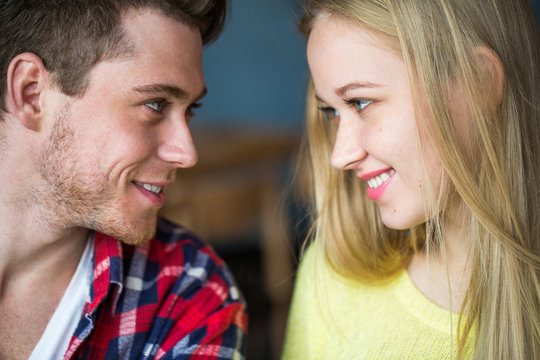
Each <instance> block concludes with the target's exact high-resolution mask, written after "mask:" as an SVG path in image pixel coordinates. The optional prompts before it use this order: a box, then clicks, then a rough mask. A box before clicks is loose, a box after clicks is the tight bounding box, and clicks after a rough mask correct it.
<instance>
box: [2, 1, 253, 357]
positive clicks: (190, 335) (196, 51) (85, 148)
mask: <svg viewBox="0 0 540 360" xmlns="http://www.w3.org/2000/svg"><path fill="white" fill-rule="evenodd" d="M225 8H226V5H225V2H224V0H221V1H220V0H183V1H180V0H176V1H174V0H100V1H88V0H46V1H44V0H40V1H37V0H34V1H32V0H0V54H1V59H0V67H1V70H2V75H1V77H0V95H1V99H2V112H1V114H0V116H1V119H0V165H1V168H2V171H0V181H1V183H2V186H3V190H2V191H1V192H0V215H1V216H0V359H28V358H29V357H30V358H31V359H38V358H39V359H58V358H62V357H64V358H81V359H103V358H107V359H147V358H158V359H192V358H204V359H238V358H243V353H244V349H245V330H246V323H247V318H246V313H245V305H244V302H243V300H242V299H241V297H240V295H239V291H238V289H237V288H236V287H235V284H234V281H233V279H232V277H231V275H230V273H229V272H228V270H227V269H226V267H225V265H224V264H223V262H222V261H221V260H220V259H219V258H218V257H217V256H216V255H215V254H214V253H213V252H212V250H211V249H209V248H208V247H206V246H205V245H203V244H202V243H201V242H200V241H199V240H197V239H196V238H195V237H193V236H192V235H191V234H189V233H187V232H186V231H185V230H183V229H182V228H180V227H177V226H175V225H173V224H171V223H168V222H165V221H163V220H159V219H157V212H158V209H159V208H160V207H161V206H162V205H163V202H164V195H163V190H164V188H166V187H167V186H168V185H170V184H171V183H172V182H173V181H174V178H175V170H176V169H177V168H185V167H190V166H193V165H194V164H195V163H196V161H197V153H196V151H195V148H194V146H193V142H192V139H191V135H190V132H189V129H188V127H187V124H188V122H189V120H190V118H191V117H192V115H193V114H192V109H193V108H194V107H195V106H196V102H197V101H198V100H199V99H200V98H202V97H203V96H204V94H205V92H206V88H205V83H204V78H203V72H202V46H203V44H205V43H207V42H209V41H211V40H213V39H214V38H215V37H216V36H217V35H218V34H219V32H220V31H221V28H222V26H223V21H224V17H225ZM156 229H157V231H156Z"/></svg>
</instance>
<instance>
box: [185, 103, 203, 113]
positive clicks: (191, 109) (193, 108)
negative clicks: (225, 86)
mask: <svg viewBox="0 0 540 360" xmlns="http://www.w3.org/2000/svg"><path fill="white" fill-rule="evenodd" d="M202 105H203V104H202V103H200V102H196V103H193V104H191V105H189V107H188V110H187V112H188V113H193V110H195V109H199V108H200V107H201V106H202Z"/></svg>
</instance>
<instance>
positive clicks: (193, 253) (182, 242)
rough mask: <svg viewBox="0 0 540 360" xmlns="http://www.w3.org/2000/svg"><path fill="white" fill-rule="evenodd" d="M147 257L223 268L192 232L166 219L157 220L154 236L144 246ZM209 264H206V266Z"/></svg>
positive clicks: (222, 263) (220, 261)
mask: <svg viewBox="0 0 540 360" xmlns="http://www.w3.org/2000/svg"><path fill="white" fill-rule="evenodd" d="M146 247H147V249H146V251H147V256H148V258H149V260H151V261H167V262H168V261H170V262H176V263H179V264H181V265H186V264H193V263H195V262H200V260H201V258H205V259H206V262H210V263H213V265H215V266H218V267H220V266H223V265H224V262H223V260H221V258H219V256H218V255H216V253H215V252H214V250H213V249H212V248H211V246H209V245H208V244H206V243H205V242H203V241H202V240H201V239H200V238H199V237H198V236H197V235H195V234H194V233H193V232H192V231H190V230H188V229H186V228H184V227H183V226H181V225H178V224H175V223H173V222H171V221H169V220H167V219H164V218H158V221H157V229H156V235H155V236H154V238H153V239H152V240H150V242H149V243H148V244H147V245H146ZM208 265H209V264H207V266H208Z"/></svg>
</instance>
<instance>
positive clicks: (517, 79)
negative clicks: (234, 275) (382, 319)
mask: <svg viewBox="0 0 540 360" xmlns="http://www.w3.org/2000/svg"><path fill="white" fill-rule="evenodd" d="M320 16H336V17H338V18H341V19H345V20H347V21H351V22H353V23H356V24H359V25H361V26H363V27H366V28H368V29H370V30H372V31H374V32H376V33H379V34H381V36H382V37H383V38H385V39H386V38H391V39H394V41H395V43H396V44H399V47H398V48H399V51H400V54H401V56H402V58H403V60H404V62H405V63H406V65H407V69H408V73H409V81H410V84H411V91H412V92H413V98H414V99H415V105H416V106H417V107H416V109H417V127H418V128H419V129H420V128H422V129H429V131H427V133H428V134H429V136H430V139H431V141H432V142H433V144H437V145H436V148H437V155H438V157H439V158H440V161H441V162H442V164H443V167H444V170H445V172H446V174H447V178H448V182H449V183H450V187H451V189H452V191H453V193H454V194H455V196H457V197H458V198H459V199H461V202H462V203H463V204H464V205H465V208H466V209H467V211H466V213H467V215H468V221H467V226H468V227H470V229H469V231H466V232H465V234H467V236H469V237H470V242H471V248H472V253H471V254H470V259H471V260H470V261H471V262H472V277H471V280H470V284H469V288H468V291H467V295H466V298H465V301H464V304H463V307H462V309H466V310H462V313H463V312H464V311H466V313H467V316H466V317H462V318H460V319H461V320H462V321H463V324H462V325H463V326H462V327H460V328H461V329H463V330H462V331H461V333H460V334H458V337H459V348H458V353H457V355H458V357H461V356H462V352H461V351H462V349H463V346H464V344H465V342H466V340H467V338H468V336H469V333H470V332H472V331H474V332H475V334H474V337H475V341H476V345H475V352H474V358H475V359H501V360H502V359H522V360H525V359H527V360H529V359H540V315H539V314H540V276H539V275H540V221H539V219H538V209H539V208H540V182H539V177H538V175H537V172H538V171H540V155H539V151H540V144H539V142H540V110H539V106H540V105H539V104H540V99H539V97H540V91H539V87H540V71H539V65H540V39H539V35H538V28H537V25H536V23H535V20H534V17H533V15H532V11H531V9H530V6H529V4H528V2H527V0H513V1H508V0H435V1H423V0H307V1H306V2H305V6H304V17H303V18H302V20H301V22H300V28H301V30H302V31H303V32H304V34H305V35H306V36H309V33H310V31H311V29H312V26H313V24H314V22H315V21H316V19H317V18H319V17H320ZM479 49H482V50H479ZM481 51H488V52H490V53H491V54H492V55H493V54H494V55H495V58H496V59H497V61H500V64H501V65H502V67H501V68H502V69H503V71H504V84H503V85H502V89H501V86H497V84H496V79H494V76H493V75H494V74H493V71H492V70H493V69H489V66H487V67H486V66H485V63H484V62H482V61H481V58H482V56H481V55H479V53H480V52H481ZM451 84H458V86H459V88H460V89H461V90H462V93H463V97H464V98H465V101H466V104H467V106H468V109H469V111H470V114H471V118H472V119H473V123H474V124H472V129H473V130H474V145H473V146H474V148H475V149H476V152H475V157H474V158H471V156H470V153H469V152H468V151H467V149H465V148H466V146H463V142H462V141H461V140H460V137H459V136H458V134H459V133H460V131H459V129H457V128H456V122H455V121H453V120H454V119H452V116H451V106H452V104H451V98H452V96H451V93H450V92H451V88H452V86H451ZM501 91H502V92H501ZM419 99H421V100H422V104H423V105H422V109H420V107H419V105H418V104H419ZM306 117H307V134H308V141H307V145H306V154H307V155H308V156H307V160H308V161H307V162H306V164H307V165H306V169H307V170H308V172H309V174H310V180H311V185H312V186H311V189H312V194H311V195H312V198H313V205H314V210H315V211H314V220H315V222H314V236H313V238H315V239H316V241H315V246H317V247H319V248H320V249H321V252H322V253H324V255H325V258H326V260H327V261H328V262H329V263H330V264H331V265H332V267H333V268H334V269H335V270H336V271H338V272H340V273H342V274H344V275H347V276H351V277H356V278H360V279H363V280H365V281H380V280H385V279H389V278H391V277H392V276H393V275H395V274H397V273H399V272H400V271H401V270H402V269H403V268H404V267H405V266H406V265H407V263H408V262H409V260H410V259H411V257H412V255H413V254H414V253H415V252H416V251H419V250H420V249H425V248H427V249H444V238H443V237H442V235H441V234H442V232H441V230H440V229H441V228H442V227H443V224H442V223H443V222H442V217H443V216H444V215H443V214H441V213H437V212H434V214H436V215H434V216H433V218H431V219H430V220H428V221H427V223H426V224H423V225H421V226H417V227H415V228H412V229H409V230H402V231H399V230H392V229H388V228H386V227H384V225H383V224H382V221H381V219H380V217H379V211H378V209H377V207H376V205H375V204H374V203H373V202H372V201H370V200H369V199H367V197H366V195H365V190H366V189H365V184H359V181H358V179H357V178H356V177H355V175H354V173H352V172H350V171H349V172H347V171H339V170H336V169H333V168H332V167H331V165H330V161H329V159H330V154H331V152H332V148H333V141H334V139H335V131H336V129H335V127H336V126H335V125H330V126H329V125H328V124H327V123H325V122H324V121H323V120H322V117H321V114H320V112H319V111H318V108H317V101H316V100H315V96H314V90H313V86H312V85H311V84H310V89H309V91H308V98H307V113H306ZM434 198H435V199H437V196H436V195H435V196H434ZM430 206H438V204H437V205H433V204H428V205H427V207H430ZM443 208H444V206H443ZM473 325H474V326H473ZM472 329H474V330H472Z"/></svg>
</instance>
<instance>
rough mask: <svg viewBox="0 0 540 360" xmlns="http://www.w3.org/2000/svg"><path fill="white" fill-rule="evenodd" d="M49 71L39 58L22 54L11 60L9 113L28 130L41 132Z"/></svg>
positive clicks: (8, 79)
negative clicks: (43, 102)
mask: <svg viewBox="0 0 540 360" xmlns="http://www.w3.org/2000/svg"><path fill="white" fill-rule="evenodd" d="M46 79H47V71H46V70H45V66H44V65H43V62H42V61H41V59H40V58H39V56H37V55H35V54H33V53H22V54H19V55H17V56H16V57H14V58H13V60H11V62H10V64H9V67H8V71H7V84H6V85H7V92H8V104H7V108H8V111H9V112H10V113H11V114H12V115H13V116H15V117H16V118H17V119H19V120H20V121H21V124H22V125H23V126H24V127H26V128H27V129H30V130H34V131H39V129H40V127H41V120H42V117H43V111H42V105H41V104H42V101H41V100H42V99H40V97H42V91H43V89H44V87H45V84H46Z"/></svg>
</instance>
